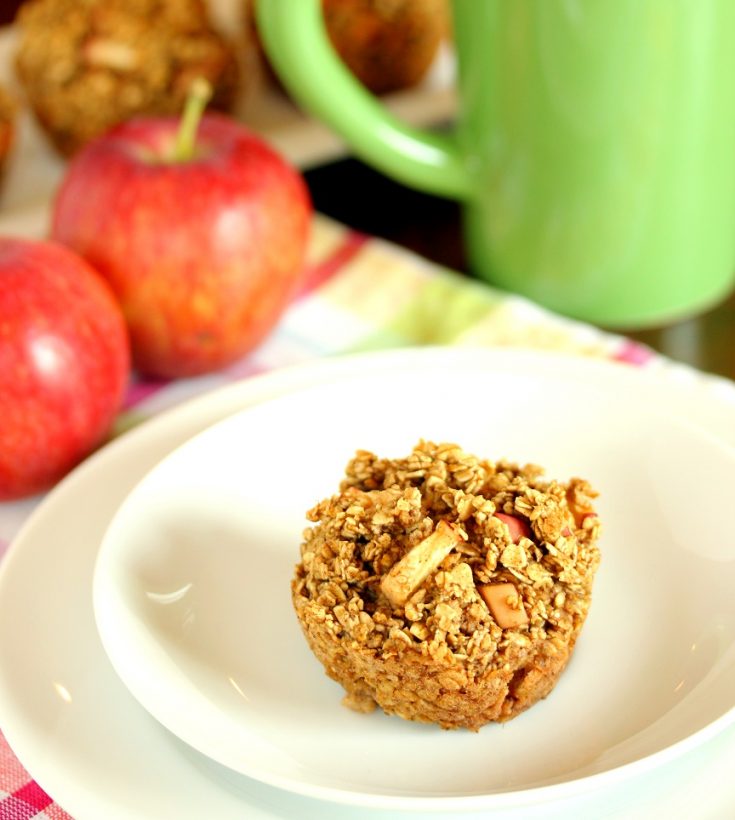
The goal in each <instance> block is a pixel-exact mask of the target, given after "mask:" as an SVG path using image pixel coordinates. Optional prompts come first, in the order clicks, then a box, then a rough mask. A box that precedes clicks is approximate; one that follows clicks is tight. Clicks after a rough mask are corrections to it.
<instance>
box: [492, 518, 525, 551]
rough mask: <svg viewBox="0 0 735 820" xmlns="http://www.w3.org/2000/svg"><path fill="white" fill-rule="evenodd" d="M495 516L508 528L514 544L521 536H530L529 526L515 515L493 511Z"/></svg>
mask: <svg viewBox="0 0 735 820" xmlns="http://www.w3.org/2000/svg"><path fill="white" fill-rule="evenodd" d="M495 517H496V518H498V519H500V520H501V521H502V522H503V524H505V526H506V527H507V528H508V529H509V530H510V539H511V541H512V542H513V543H514V544H517V543H518V542H519V541H520V540H521V538H530V537H531V528H530V527H529V526H528V524H527V523H526V522H525V521H523V520H522V519H520V518H518V517H516V516H515V515H508V514H507V513H501V512H498V513H495Z"/></svg>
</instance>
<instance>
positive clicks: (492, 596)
mask: <svg viewBox="0 0 735 820" xmlns="http://www.w3.org/2000/svg"><path fill="white" fill-rule="evenodd" d="M477 591H478V592H479V593H480V595H481V596H482V600H483V601H485V603H486V604H487V608H488V609H489V610H490V614H491V615H492V616H493V618H495V623H497V625H498V626H499V627H500V628H501V629H512V628H514V627H518V626H523V625H524V624H527V623H528V615H527V614H526V610H525V609H524V608H523V601H521V597H520V595H519V594H518V590H517V589H516V588H515V586H514V585H513V584H510V583H505V584H482V585H481V586H479V587H478V588H477Z"/></svg>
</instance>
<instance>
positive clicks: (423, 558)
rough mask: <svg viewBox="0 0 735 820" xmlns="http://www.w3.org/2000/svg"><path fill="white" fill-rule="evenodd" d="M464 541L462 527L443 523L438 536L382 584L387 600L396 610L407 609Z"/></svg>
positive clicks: (410, 554)
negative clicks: (409, 601) (407, 603)
mask: <svg viewBox="0 0 735 820" xmlns="http://www.w3.org/2000/svg"><path fill="white" fill-rule="evenodd" d="M463 540H464V534H463V532H462V530H461V529H460V528H459V527H456V526H454V525H452V524H448V523H447V522H446V521H440V522H439V523H438V524H437V526H436V529H435V530H434V532H432V533H431V535H428V536H427V537H426V538H424V540H423V541H420V542H419V543H418V544H416V546H415V547H414V548H413V549H411V550H410V551H409V552H407V553H406V554H405V555H404V556H403V558H401V560H400V561H396V563H395V564H394V565H393V566H392V567H391V568H390V570H389V571H388V573H387V574H386V575H385V576H384V578H383V580H382V581H381V582H380V588H381V590H382V591H383V594H384V595H385V597H386V598H387V599H388V600H389V601H390V602H391V604H392V605H393V606H394V607H402V606H405V605H406V602H407V601H408V599H409V598H410V597H411V596H412V595H413V593H414V592H415V591H416V590H417V589H418V588H419V587H420V586H421V584H423V583H424V581H425V580H426V579H427V578H428V577H429V575H430V574H431V573H432V572H433V571H434V570H435V569H436V568H437V567H438V566H439V564H441V562H442V561H443V560H444V559H445V558H446V557H447V555H449V553H450V552H451V551H452V550H453V549H454V548H455V547H457V546H459V544H460V543H461V542H462V541H463Z"/></svg>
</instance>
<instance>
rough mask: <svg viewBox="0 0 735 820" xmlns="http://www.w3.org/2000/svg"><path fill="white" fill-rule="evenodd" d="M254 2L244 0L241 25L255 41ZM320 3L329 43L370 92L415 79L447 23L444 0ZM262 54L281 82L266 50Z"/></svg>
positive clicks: (423, 70)
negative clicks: (243, 25) (243, 13)
mask: <svg viewBox="0 0 735 820" xmlns="http://www.w3.org/2000/svg"><path fill="white" fill-rule="evenodd" d="M256 2H257V0H245V29H246V31H247V33H248V38H249V39H250V40H251V41H256V42H258V43H259V42H260V41H259V37H258V34H257V28H256V24H255V19H254V17H255V13H254V6H255V4H256ZM322 7H323V12H324V23H325V25H326V28H327V34H328V35H329V39H330V40H331V42H332V45H333V46H334V48H335V49H336V51H337V53H338V54H339V56H340V58H341V59H342V61H343V62H344V63H345V65H346V66H347V67H348V68H349V69H350V71H351V72H352V73H353V74H354V75H355V77H357V79H358V80H360V82H361V83H362V84H363V85H364V86H365V87H366V88H367V89H368V90H369V91H372V92H373V94H385V93H388V92H390V91H399V90H401V89H404V88H409V87H411V86H413V85H416V84H417V83H419V82H420V81H421V80H422V79H423V77H424V76H425V74H426V72H427V71H428V69H429V67H430V66H431V64H432V62H433V61H434V58H435V57H436V54H437V51H438V49H439V46H440V45H441V42H442V41H443V40H444V39H445V37H446V36H447V34H448V29H449V13H448V7H447V0H322ZM261 53H262V47H261ZM263 59H264V62H265V65H266V68H267V69H268V71H269V73H270V74H271V75H272V77H273V79H274V80H275V82H276V84H280V83H279V80H278V78H277V77H276V76H275V73H274V72H273V71H272V68H271V66H270V63H269V61H268V59H267V56H266V55H263Z"/></svg>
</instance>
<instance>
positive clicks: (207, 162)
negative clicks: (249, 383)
mask: <svg viewBox="0 0 735 820" xmlns="http://www.w3.org/2000/svg"><path fill="white" fill-rule="evenodd" d="M178 127H179V121H178V119H176V118H168V117H149V118H141V119H137V120H131V121H129V122H126V123H123V124H122V125H120V126H118V127H116V128H114V129H113V130H112V131H110V132H108V133H107V134H105V135H104V136H102V137H100V138H98V139H96V140H94V141H92V142H91V143H89V144H88V145H87V146H86V147H85V148H84V149H82V151H81V152H80V153H79V154H78V155H77V156H76V157H75V158H74V160H73V161H72V162H71V164H70V166H69V168H68V170H67V173H66V175H65V177H64V179H63V180H62V184H61V186H60V189H59V191H58V193H57V196H56V199H55V202H54V208H53V220H52V236H53V238H54V239H56V240H58V241H60V242H63V243H65V244H66V245H68V246H69V247H71V248H73V249H74V250H75V251H76V252H77V253H79V254H80V255H81V256H83V257H84V258H85V259H87V260H88V261H89V262H90V264H91V265H92V266H93V267H94V268H95V269H96V270H98V271H99V272H100V273H101V274H102V275H103V276H105V277H106V278H107V280H108V281H109V282H110V284H111V285H112V288H113V290H114V291H115V294H116V296H117V299H118V301H119V302H120V304H121V305H122V308H123V312H124V314H125V318H126V321H127V323H128V328H129V331H130V337H131V343H132V349H133V362H134V364H135V366H136V367H137V369H138V370H139V371H141V372H143V373H147V374H150V375H155V376H161V377H171V378H176V377H180V376H193V375H197V374H200V373H205V372H208V371H211V370H216V369H219V368H221V367H223V366H225V365H227V364H228V363H230V362H232V361H234V360H236V359H238V358H240V357H241V356H243V355H244V354H245V353H247V352H249V351H250V350H252V349H253V348H254V347H256V346H257V345H258V344H259V343H260V342H261V341H262V339H263V338H264V337H265V336H266V335H267V334H268V333H269V332H270V331H271V329H272V328H273V327H274V325H275V324H276V322H277V321H278V319H279V318H280V316H281V314H282V313H283V311H284V310H285V308H286V306H287V305H288V302H289V301H290V299H291V297H292V295H293V293H294V290H295V288H296V287H297V285H298V283H299V280H300V278H301V274H302V271H303V267H304V257H305V253H306V246H307V241H308V234H309V226H310V224H311V217H312V204H311V199H310V197H309V192H308V189H307V187H306V184H305V182H304V180H303V179H302V177H301V175H300V174H299V173H297V172H296V171H295V170H294V169H293V168H291V166H290V165H288V164H287V163H286V162H285V161H284V160H283V159H282V158H281V157H280V155H278V154H277V153H276V152H275V151H274V150H273V149H272V148H271V147H270V146H269V145H267V144H266V143H265V142H264V141H263V140H262V139H260V138H259V137H257V136H256V135H254V134H252V133H250V132H249V131H248V130H247V129H246V128H245V127H243V126H242V125H240V124H239V123H237V122H235V121H234V120H232V119H231V118H229V117H226V116H222V115H218V114H213V113H208V114H205V115H204V117H203V118H202V120H201V122H200V124H199V130H198V133H197V140H196V153H195V155H194V157H193V158H192V159H190V160H188V161H183V162H181V161H178V162H177V161H173V160H171V159H170V155H171V150H172V145H173V143H174V140H175V136H176V132H177V130H178Z"/></svg>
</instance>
